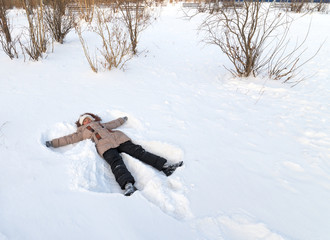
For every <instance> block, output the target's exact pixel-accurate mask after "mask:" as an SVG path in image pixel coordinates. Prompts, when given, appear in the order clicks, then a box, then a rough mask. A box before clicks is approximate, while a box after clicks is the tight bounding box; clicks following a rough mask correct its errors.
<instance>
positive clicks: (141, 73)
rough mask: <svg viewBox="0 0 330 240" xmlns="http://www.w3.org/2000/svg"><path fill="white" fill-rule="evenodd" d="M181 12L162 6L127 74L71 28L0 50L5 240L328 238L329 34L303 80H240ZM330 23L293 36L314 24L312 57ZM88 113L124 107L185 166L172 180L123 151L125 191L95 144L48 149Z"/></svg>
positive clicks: (152, 143)
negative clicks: (41, 44)
mask: <svg viewBox="0 0 330 240" xmlns="http://www.w3.org/2000/svg"><path fill="white" fill-rule="evenodd" d="M180 9H181V8H180V5H179V4H176V5H168V6H167V7H164V8H163V9H162V12H161V15H160V17H159V18H158V19H157V20H156V21H155V22H154V23H153V25H152V26H150V27H149V28H148V29H147V30H146V31H145V32H143V34H142V36H141V41H140V45H139V49H140V50H144V51H143V52H142V53H141V54H140V55H139V56H138V57H135V58H134V59H132V60H131V61H130V62H128V64H127V69H126V71H119V70H114V71H111V72H106V71H101V72H99V73H98V74H95V73H93V72H92V70H91V69H90V68H89V65H88V63H87V61H86V59H85V57H84V54H83V51H82V48H81V45H80V42H79V39H78V37H77V35H76V34H75V33H74V31H72V32H71V33H70V34H69V35H68V36H67V38H66V39H65V43H64V44H63V45H60V44H55V46H54V52H50V53H49V54H48V55H47V58H45V59H42V60H41V61H38V62H29V61H26V62H24V60H23V58H22V57H21V58H20V59H17V60H10V59H9V58H8V57H7V56H6V55H5V54H4V53H3V52H0V64H1V68H0V75H1V78H0V82H1V88H0V99H1V101H0V112H1V115H0V126H2V127H1V129H0V239H1V240H14V239H31V240H32V239H33V240H38V239H40V240H41V239H42V240H43V239H129V240H133V239H166V240H167V239H201V240H202V239H210V240H211V239H212V240H213V239H219V240H220V239H221V240H222V239H224V240H228V239H229V240H236V239H237V240H240V239H244V240H245V239H267V240H277V239H292V240H295V239H300V240H310V239H319V240H325V239H329V236H330V227H329V219H330V207H329V199H330V165H329V160H330V124H329V120H330V90H329V87H330V77H329V76H330V72H329V64H330V54H329V52H330V45H329V44H328V41H329V40H327V41H326V43H325V44H324V45H323V48H322V50H321V51H320V53H319V54H318V55H317V57H316V58H314V59H313V60H312V61H311V62H308V63H307V64H306V65H305V67H304V69H303V73H304V74H306V75H313V77H311V78H309V79H306V80H305V81H303V82H301V83H300V84H298V85H297V86H295V87H293V88H291V87H290V85H286V84H282V83H280V82H278V81H272V80H267V79H264V78H248V79H235V78H232V77H231V76H230V75H229V74H228V72H227V71H226V70H225V68H224V67H223V65H226V66H228V65H229V64H230V63H229V61H228V60H227V59H226V57H225V56H223V54H222V53H221V52H220V51H219V49H218V48H216V47H214V46H205V45H203V44H202V43H200V39H199V37H198V35H197V34H196V28H197V26H198V23H199V18H195V19H193V20H192V21H186V20H184V19H182V12H181V11H180ZM11 16H12V17H15V18H14V19H15V21H14V22H15V23H16V24H17V23H20V24H23V22H24V16H23V14H22V12H20V11H19V10H14V11H13V12H11ZM329 18H330V16H329V15H326V14H319V13H313V14H310V15H306V16H304V17H303V18H299V19H298V20H297V22H296V24H294V25H293V28H292V29H293V31H292V32H291V34H292V35H291V37H292V39H295V38H303V37H304V36H305V34H306V31H307V28H308V25H309V23H310V21H311V20H312V27H311V31H310V34H309V37H308V39H307V42H306V44H307V45H308V49H307V53H308V54H310V55H312V54H313V52H314V51H315V49H317V47H318V46H319V45H320V44H321V43H322V42H323V41H324V40H325V39H326V38H328V39H329V37H330V29H329V28H328V26H327V22H329ZM91 36H92V35H89V40H93V39H91ZM90 50H92V48H90ZM84 112H93V113H96V114H98V115H100V116H101V117H102V118H103V120H104V121H110V120H112V119H115V118H117V117H122V116H128V122H127V123H125V124H124V125H123V126H121V127H120V128H119V129H120V130H121V131H123V132H125V133H126V134H127V135H128V136H130V137H131V138H132V139H133V140H134V142H136V143H138V144H141V145H143V146H144V147H145V148H146V149H147V150H150V151H152V152H154V153H156V154H159V155H161V156H163V157H165V158H167V159H168V160H169V161H170V162H178V161H180V160H183V161H184V163H185V164H184V166H183V167H182V168H180V169H178V170H177V171H176V172H175V173H174V174H173V175H172V176H170V177H169V178H167V177H166V176H165V175H164V174H161V173H159V172H158V171H157V170H155V169H152V168H151V167H149V166H146V165H144V164H143V163H141V162H139V161H137V160H135V159H133V158H131V157H129V156H127V155H124V161H125V162H126V164H127V166H128V168H129V170H130V171H131V172H132V174H133V176H134V177H135V179H136V181H137V183H136V186H137V187H138V189H139V190H140V191H138V192H136V193H134V194H133V195H132V196H131V197H125V196H123V194H122V190H121V189H120V188H119V187H118V185H117V183H116V182H115V180H114V177H113V175H112V173H111V172H110V169H109V167H108V166H107V164H106V163H105V162H104V160H103V159H101V158H100V157H99V156H98V155H97V153H96V150H95V147H94V145H93V143H92V142H90V141H83V142H79V143H77V144H75V145H70V146H66V147H63V148H58V149H49V148H46V147H45V145H44V142H45V141H46V140H50V139H52V138H55V137H60V136H63V135H66V134H69V133H72V132H74V131H75V129H76V128H75V125H74V122H75V121H76V120H77V118H78V116H79V115H80V114H81V113H84Z"/></svg>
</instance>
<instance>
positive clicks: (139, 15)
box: [117, 0, 152, 55]
mask: <svg viewBox="0 0 330 240" xmlns="http://www.w3.org/2000/svg"><path fill="white" fill-rule="evenodd" d="M117 7H118V9H119V11H120V13H121V16H122V19H123V22H124V23H125V26H126V28H127V30H128V33H129V37H130V40H131V47H132V52H133V54H134V55H135V54H136V53H137V45H138V42H139V37H140V34H141V32H142V31H144V30H145V29H146V28H147V27H148V26H149V25H150V24H151V20H152V7H151V2H148V1H146V0H135V1H129V0H118V1H117Z"/></svg>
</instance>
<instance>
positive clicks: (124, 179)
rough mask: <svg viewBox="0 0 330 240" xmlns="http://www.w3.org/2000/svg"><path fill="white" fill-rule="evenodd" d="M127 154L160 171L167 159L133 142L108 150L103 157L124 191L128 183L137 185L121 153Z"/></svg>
mask: <svg viewBox="0 0 330 240" xmlns="http://www.w3.org/2000/svg"><path fill="white" fill-rule="evenodd" d="M122 152H123V153H127V154H128V155H130V156H132V157H134V158H137V159H139V160H140V161H142V162H144V163H146V164H148V165H151V166H153V167H154V168H156V169H158V170H159V171H160V170H161V169H162V167H163V165H164V164H165V162H166V159H165V158H162V157H160V156H157V155H155V154H152V153H149V152H147V151H146V150H144V149H143V148H142V147H141V146H140V145H136V144H134V143H132V142H131V141H127V142H124V143H122V144H120V145H119V146H118V147H117V148H111V149H109V150H107V151H106V152H105V153H104V154H103V157H104V159H105V160H106V161H107V162H108V163H109V164H110V166H111V170H112V172H113V174H114V175H115V178H116V181H117V182H118V184H119V186H120V187H121V188H122V189H124V188H125V185H126V183H128V182H131V183H133V184H134V183H135V180H134V178H133V176H132V174H131V173H130V172H129V171H128V169H127V168H126V165H125V163H124V161H123V159H122V157H121V156H120V154H119V153H122Z"/></svg>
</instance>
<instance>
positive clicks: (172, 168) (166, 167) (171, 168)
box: [162, 161, 183, 176]
mask: <svg viewBox="0 0 330 240" xmlns="http://www.w3.org/2000/svg"><path fill="white" fill-rule="evenodd" d="M182 165H183V161H180V162H178V163H173V164H169V163H167V162H166V163H165V164H164V166H163V168H162V171H163V172H164V173H165V175H166V176H170V175H172V173H173V172H174V171H175V170H176V169H177V168H178V167H181V166H182Z"/></svg>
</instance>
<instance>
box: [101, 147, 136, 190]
mask: <svg viewBox="0 0 330 240" xmlns="http://www.w3.org/2000/svg"><path fill="white" fill-rule="evenodd" d="M103 157H104V159H105V160H106V161H107V162H108V163H109V165H110V166H111V170H112V172H113V174H114V175H115V178H116V181H117V182H118V184H119V186H120V187H121V189H125V185H126V184H127V183H132V184H134V183H135V180H134V178H133V176H132V174H131V173H130V172H129V171H128V169H127V168H126V165H125V163H124V161H123V159H122V157H121V156H120V154H119V152H118V150H117V149H115V148H112V149H109V150H108V151H106V152H105V153H104V154H103Z"/></svg>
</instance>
